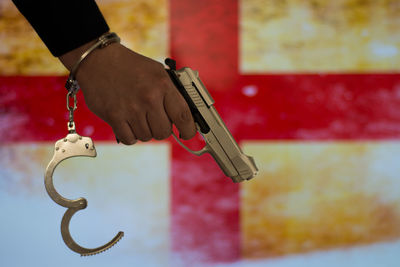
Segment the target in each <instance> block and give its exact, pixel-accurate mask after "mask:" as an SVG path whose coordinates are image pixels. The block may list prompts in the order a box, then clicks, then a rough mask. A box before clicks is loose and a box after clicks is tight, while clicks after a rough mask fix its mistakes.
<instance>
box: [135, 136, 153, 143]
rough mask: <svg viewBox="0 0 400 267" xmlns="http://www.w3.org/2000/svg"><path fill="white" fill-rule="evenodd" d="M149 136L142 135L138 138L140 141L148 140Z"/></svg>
mask: <svg viewBox="0 0 400 267" xmlns="http://www.w3.org/2000/svg"><path fill="white" fill-rule="evenodd" d="M151 138H152V137H151V136H150V135H143V136H141V137H140V138H138V139H139V140H140V141H142V142H148V141H150V140H151Z"/></svg>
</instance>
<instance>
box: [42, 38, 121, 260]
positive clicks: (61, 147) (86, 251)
mask: <svg viewBox="0 0 400 267" xmlns="http://www.w3.org/2000/svg"><path fill="white" fill-rule="evenodd" d="M114 42H120V38H119V37H118V36H117V34H115V33H106V34H103V35H102V36H100V37H99V38H98V40H97V42H96V43H95V44H93V45H92V46H91V47H90V48H89V49H88V50H87V51H85V52H84V53H83V54H82V55H81V57H80V58H79V60H78V61H77V62H76V63H75V65H74V66H73V68H72V70H71V73H70V75H69V77H68V80H67V82H66V84H65V87H66V88H67V90H68V93H67V109H68V111H69V121H68V134H67V136H66V137H64V138H62V139H60V140H58V141H57V142H56V144H55V148H54V155H53V158H52V159H51V160H50V162H49V164H48V166H47V168H46V173H45V177H44V183H45V187H46V191H47V193H48V194H49V196H50V198H51V199H53V200H54V201H55V202H56V203H57V204H59V205H61V206H63V207H65V208H67V211H66V212H65V214H64V216H63V218H62V220H61V235H62V238H63V240H64V243H65V244H66V245H67V246H68V247H69V248H70V249H71V250H72V251H74V252H77V253H79V254H81V256H89V255H94V254H97V253H100V252H103V251H105V250H107V249H109V248H110V247H112V246H113V245H115V243H117V242H118V241H119V240H120V239H121V238H122V237H123V236H124V233H123V232H119V233H118V234H117V235H116V236H115V237H114V238H113V239H112V240H111V241H109V242H108V243H107V244H105V245H103V246H100V247H97V248H84V247H82V246H80V245H78V244H77V243H76V242H75V241H74V239H73V238H72V237H71V234H70V231H69V223H70V221H71V218H72V216H73V215H74V214H75V213H76V212H77V211H79V210H82V209H85V208H86V206H87V201H86V199H85V198H78V199H74V200H72V199H67V198H64V197H63V196H61V195H60V194H59V193H58V192H57V191H56V189H55V187H54V184H53V173H54V170H55V168H56V167H57V166H58V164H59V163H60V162H62V161H63V160H66V159H68V158H72V157H96V155H97V153H96V149H95V147H94V143H93V141H92V139H91V138H90V137H85V136H81V135H79V134H77V133H76V129H75V122H74V111H75V110H76V108H77V100H76V94H77V92H78V90H79V85H78V82H77V80H76V72H77V70H78V67H79V65H80V63H81V62H82V61H83V60H84V59H85V58H86V57H87V56H88V55H89V54H90V53H91V52H92V51H93V50H95V49H97V48H103V47H106V46H108V45H109V44H111V43H114ZM71 100H72V101H73V103H70V101H71Z"/></svg>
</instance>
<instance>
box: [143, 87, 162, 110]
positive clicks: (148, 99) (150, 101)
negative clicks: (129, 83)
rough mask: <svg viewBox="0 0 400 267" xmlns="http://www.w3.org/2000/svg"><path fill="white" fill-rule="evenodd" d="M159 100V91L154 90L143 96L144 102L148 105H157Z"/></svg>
mask: <svg viewBox="0 0 400 267" xmlns="http://www.w3.org/2000/svg"><path fill="white" fill-rule="evenodd" d="M158 99H159V94H158V93H157V91H155V90H152V91H150V92H148V93H146V94H143V96H142V101H143V102H144V103H145V104H147V105H151V106H153V105H155V104H156V103H157V100H158Z"/></svg>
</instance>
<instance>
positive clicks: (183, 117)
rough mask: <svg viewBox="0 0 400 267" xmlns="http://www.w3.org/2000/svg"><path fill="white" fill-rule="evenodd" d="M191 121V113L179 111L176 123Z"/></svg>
mask: <svg viewBox="0 0 400 267" xmlns="http://www.w3.org/2000/svg"><path fill="white" fill-rule="evenodd" d="M191 120H192V113H190V111H189V110H187V109H185V110H182V111H180V113H179V115H178V118H177V121H176V122H177V123H188V122H190V121H191Z"/></svg>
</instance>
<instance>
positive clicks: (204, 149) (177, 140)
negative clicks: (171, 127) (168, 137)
mask: <svg viewBox="0 0 400 267" xmlns="http://www.w3.org/2000/svg"><path fill="white" fill-rule="evenodd" d="M172 136H173V137H174V138H175V140H176V142H178V144H179V145H180V146H181V147H183V148H184V149H186V151H188V152H189V153H192V154H193V155H196V156H201V155H203V154H204V153H207V152H209V149H208V146H207V144H206V145H205V146H204V147H203V148H202V149H200V150H197V151H195V150H192V149H190V148H188V147H187V146H186V145H184V144H183V143H182V142H181V140H179V139H178V137H176V135H175V133H172Z"/></svg>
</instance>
